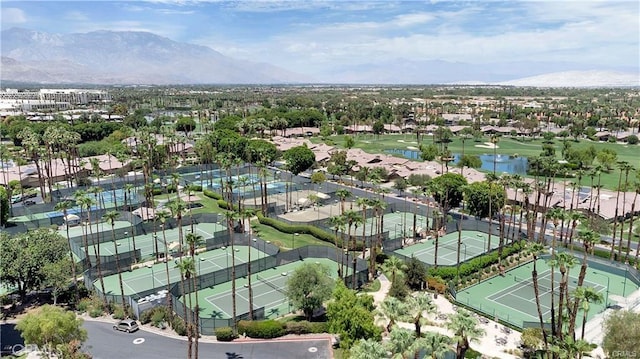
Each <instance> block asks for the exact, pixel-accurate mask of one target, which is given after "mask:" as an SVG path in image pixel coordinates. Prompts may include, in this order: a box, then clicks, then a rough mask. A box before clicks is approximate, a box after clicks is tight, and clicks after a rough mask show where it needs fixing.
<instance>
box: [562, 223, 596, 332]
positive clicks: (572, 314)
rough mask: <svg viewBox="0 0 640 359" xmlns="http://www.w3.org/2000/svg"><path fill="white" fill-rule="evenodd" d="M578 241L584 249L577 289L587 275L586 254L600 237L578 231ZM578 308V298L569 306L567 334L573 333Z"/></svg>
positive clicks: (586, 231)
mask: <svg viewBox="0 0 640 359" xmlns="http://www.w3.org/2000/svg"><path fill="white" fill-rule="evenodd" d="M578 239H580V241H581V242H582V245H583V247H584V252H583V255H582V262H581V264H580V273H579V274H578V283H577V286H578V287H582V285H583V283H584V278H585V277H586V275H587V267H588V263H587V254H588V253H589V251H593V248H594V247H595V244H596V243H598V241H600V235H598V234H597V233H595V232H594V231H592V230H589V229H586V230H580V231H579V232H578ZM578 306H579V298H574V302H573V305H571V308H570V311H569V331H568V332H569V333H573V332H574V329H575V324H576V317H577V314H578Z"/></svg>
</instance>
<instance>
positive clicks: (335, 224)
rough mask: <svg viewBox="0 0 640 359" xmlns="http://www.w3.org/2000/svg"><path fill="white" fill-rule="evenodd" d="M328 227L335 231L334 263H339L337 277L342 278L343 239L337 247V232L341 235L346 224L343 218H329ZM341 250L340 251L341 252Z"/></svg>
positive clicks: (340, 216)
mask: <svg viewBox="0 0 640 359" xmlns="http://www.w3.org/2000/svg"><path fill="white" fill-rule="evenodd" d="M329 225H330V226H331V227H332V228H333V230H334V231H335V237H334V239H335V246H336V263H340V267H339V268H338V277H340V278H344V275H343V273H344V256H343V255H341V254H342V253H344V243H345V241H344V238H341V239H340V246H338V231H339V232H340V233H341V234H342V233H344V230H345V229H346V225H347V222H346V221H345V218H344V216H342V215H339V216H333V217H330V218H329ZM341 248H342V250H341Z"/></svg>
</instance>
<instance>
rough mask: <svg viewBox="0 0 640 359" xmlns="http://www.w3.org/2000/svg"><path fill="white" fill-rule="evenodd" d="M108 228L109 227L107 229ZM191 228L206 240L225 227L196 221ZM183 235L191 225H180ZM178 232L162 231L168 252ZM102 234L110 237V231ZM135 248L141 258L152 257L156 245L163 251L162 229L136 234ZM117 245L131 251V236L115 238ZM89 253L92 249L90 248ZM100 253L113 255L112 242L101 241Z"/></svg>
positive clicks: (174, 243)
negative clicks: (165, 238)
mask: <svg viewBox="0 0 640 359" xmlns="http://www.w3.org/2000/svg"><path fill="white" fill-rule="evenodd" d="M109 230H110V229H109ZM193 230H194V232H195V233H196V234H198V235H200V236H202V240H203V241H204V240H206V239H207V238H213V236H214V233H215V232H219V231H225V230H226V227H223V226H222V225H220V224H218V223H198V224H195V225H194V226H193ZM182 232H183V236H186V235H187V233H191V226H183V227H182ZM179 234H180V232H179V230H178V228H173V229H166V230H165V231H164V235H165V236H166V237H167V246H168V247H169V250H168V252H169V253H172V252H174V251H177V250H178V243H179V238H180V235H179ZM102 235H103V236H109V237H108V238H109V239H111V237H110V236H111V233H108V232H106V233H102ZM135 242H136V249H139V250H140V255H141V257H142V258H147V257H152V256H154V255H155V252H156V245H157V247H158V251H159V252H160V253H164V251H165V248H164V237H163V234H162V231H157V232H156V233H155V234H154V233H147V234H138V235H136V238H135ZM116 243H117V245H118V252H123V251H131V250H133V237H127V238H122V239H118V240H116ZM91 253H93V251H92V250H91ZM100 254H101V255H106V256H108V255H114V254H115V248H114V247H113V242H111V241H109V242H103V243H101V244H100Z"/></svg>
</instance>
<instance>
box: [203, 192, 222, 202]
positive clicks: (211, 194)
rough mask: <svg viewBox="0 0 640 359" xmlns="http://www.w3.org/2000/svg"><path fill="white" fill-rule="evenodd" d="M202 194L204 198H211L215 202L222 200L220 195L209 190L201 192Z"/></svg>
mask: <svg viewBox="0 0 640 359" xmlns="http://www.w3.org/2000/svg"><path fill="white" fill-rule="evenodd" d="M202 194H204V195H205V196H207V197H209V198H213V199H215V200H221V199H222V195H221V194H220V193H218V192H214V191H212V190H210V189H205V190H204V191H202Z"/></svg>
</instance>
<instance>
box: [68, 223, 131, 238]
mask: <svg viewBox="0 0 640 359" xmlns="http://www.w3.org/2000/svg"><path fill="white" fill-rule="evenodd" d="M97 227H98V230H97V231H98V232H100V235H104V233H106V234H108V235H109V236H110V235H111V223H107V222H100V223H98V225H97ZM113 227H114V229H115V230H116V231H117V230H118V229H122V228H130V227H131V222H129V221H114V222H113ZM83 231H86V232H87V234H90V233H91V231H93V233H96V225H95V224H92V225H91V228H89V227H88V226H82V225H79V226H74V227H69V237H70V238H74V237H82V234H83V233H82V232H83ZM58 233H59V234H60V235H62V236H65V237H66V236H67V229H66V227H64V226H63V227H62V228H61V229H59V230H58Z"/></svg>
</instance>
